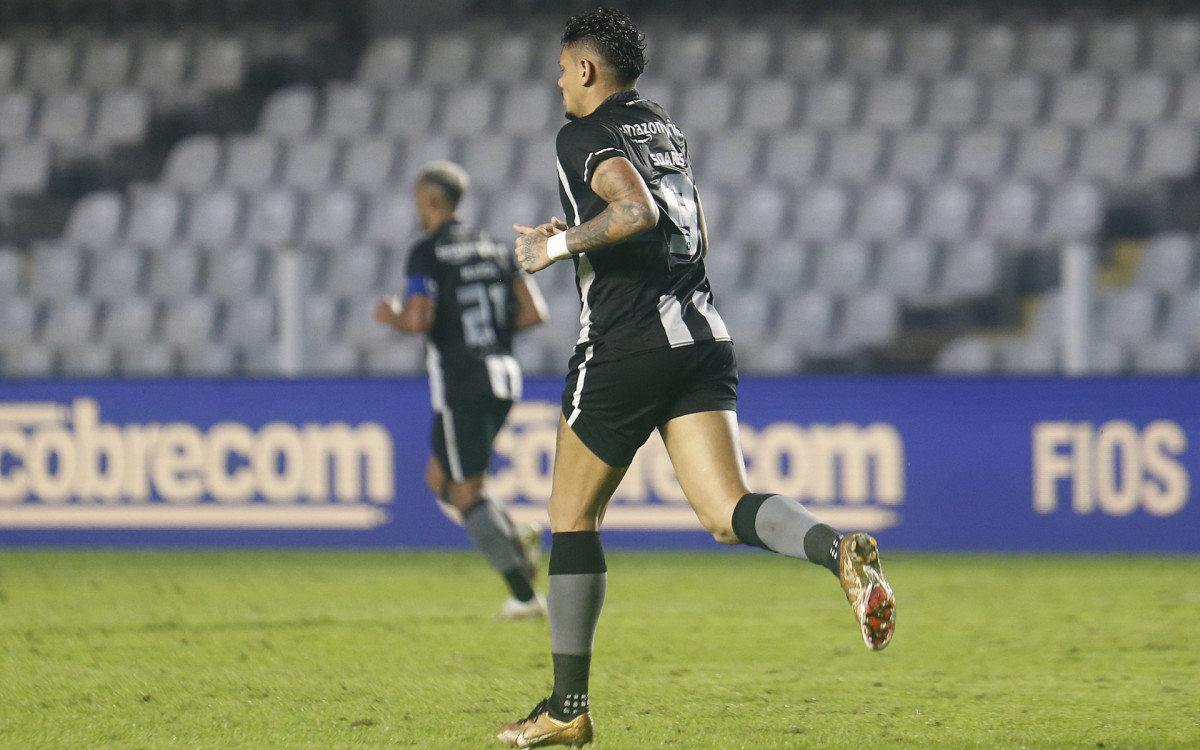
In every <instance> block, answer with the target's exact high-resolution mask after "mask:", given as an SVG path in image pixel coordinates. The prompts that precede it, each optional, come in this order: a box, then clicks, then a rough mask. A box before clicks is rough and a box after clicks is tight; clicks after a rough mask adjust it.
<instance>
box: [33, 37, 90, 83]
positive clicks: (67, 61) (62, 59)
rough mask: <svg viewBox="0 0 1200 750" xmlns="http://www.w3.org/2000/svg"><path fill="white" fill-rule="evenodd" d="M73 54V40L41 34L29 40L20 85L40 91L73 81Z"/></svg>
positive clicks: (74, 64) (74, 58) (74, 47)
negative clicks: (23, 73) (40, 36)
mask: <svg viewBox="0 0 1200 750" xmlns="http://www.w3.org/2000/svg"><path fill="white" fill-rule="evenodd" d="M77 56H78V50H77V48H76V45H75V42H74V40H68V39H47V38H42V39H36V40H34V41H32V42H30V44H29V47H28V48H27V50H26V52H25V76H24V78H23V79H22V86H23V87H24V88H26V89H29V90H30V91H40V92H54V91H61V90H63V89H66V88H69V87H70V86H72V85H73V84H74V82H75V67H76V57H77Z"/></svg>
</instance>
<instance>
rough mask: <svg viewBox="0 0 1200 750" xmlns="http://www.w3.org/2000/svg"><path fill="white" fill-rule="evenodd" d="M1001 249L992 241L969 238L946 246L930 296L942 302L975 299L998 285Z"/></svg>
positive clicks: (993, 290) (951, 302)
mask: <svg viewBox="0 0 1200 750" xmlns="http://www.w3.org/2000/svg"><path fill="white" fill-rule="evenodd" d="M1002 257H1003V251H1001V249H1000V248H999V247H998V246H997V245H996V244H995V243H993V242H988V241H986V240H973V241H971V242H968V243H966V244H962V245H951V246H949V247H947V248H946V253H945V262H944V264H943V266H942V275H941V280H940V282H939V283H938V286H937V288H936V289H935V290H934V292H933V296H932V299H933V300H936V301H940V302H942V303H943V304H953V303H957V302H961V301H966V300H978V299H983V298H985V297H987V296H988V295H991V294H993V293H995V292H996V290H997V289H998V288H999V287H1000V274H1001V264H1002Z"/></svg>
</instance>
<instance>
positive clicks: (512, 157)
mask: <svg viewBox="0 0 1200 750" xmlns="http://www.w3.org/2000/svg"><path fill="white" fill-rule="evenodd" d="M516 146H517V142H516V140H515V139H514V138H513V137H512V136H511V135H508V134H507V133H495V134H490V135H479V136H476V137H475V138H472V139H470V140H469V141H468V142H467V143H466V145H465V147H464V148H463V156H462V161H463V163H464V164H470V165H472V166H471V171H470V174H471V192H473V193H476V194H478V192H481V191H482V192H487V191H491V190H502V189H504V188H506V187H507V186H508V185H509V184H511V181H512V175H513V172H514V170H515V162H516V156H517V151H516Z"/></svg>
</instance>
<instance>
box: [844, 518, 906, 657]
mask: <svg viewBox="0 0 1200 750" xmlns="http://www.w3.org/2000/svg"><path fill="white" fill-rule="evenodd" d="M839 554H840V557H839V566H840V568H841V572H840V574H839V575H838V578H839V579H840V580H841V583H842V590H843V591H845V592H846V599H848V600H849V601H850V606H851V608H853V610H854V618H855V619H856V620H858V624H859V626H860V627H861V628H862V637H863V642H864V643H866V644H867V648H869V649H871V650H872V651H879V650H881V649H883V648H886V647H887V645H888V644H889V643H891V642H892V634H893V633H894V632H895V631H896V596H895V594H893V593H892V587H891V586H889V585H888V582H887V579H886V578H884V577H883V568H882V567H880V565H879V549H878V546H877V545H876V542H875V539H874V537H872V536H871V535H870V534H866V533H864V532H861V531H856V532H854V533H852V534H847V535H846V536H844V537H842V540H841V542H840V553H839Z"/></svg>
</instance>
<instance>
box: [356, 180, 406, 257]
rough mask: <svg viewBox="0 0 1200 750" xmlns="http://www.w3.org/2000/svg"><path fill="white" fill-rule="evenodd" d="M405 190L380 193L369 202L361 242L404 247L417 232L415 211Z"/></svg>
mask: <svg viewBox="0 0 1200 750" xmlns="http://www.w3.org/2000/svg"><path fill="white" fill-rule="evenodd" d="M412 203H413V199H412V194H411V193H410V192H409V191H407V190H401V191H397V192H387V193H380V194H378V195H376V196H375V197H374V198H373V199H372V201H371V207H370V211H369V212H368V214H367V220H366V227H365V229H364V230H363V240H365V241H366V242H370V243H375V244H379V245H402V246H406V245H407V244H408V240H409V239H410V238H411V237H412V236H413V233H414V231H416V230H417V217H416V209H415V208H414V207H413V204H412Z"/></svg>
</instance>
